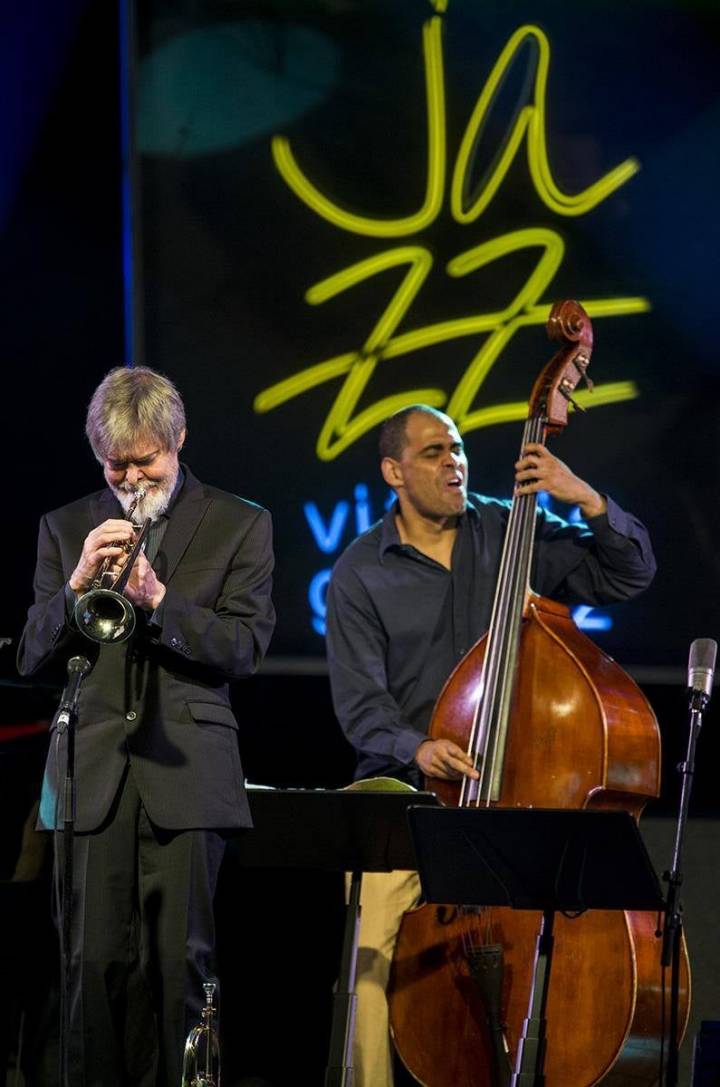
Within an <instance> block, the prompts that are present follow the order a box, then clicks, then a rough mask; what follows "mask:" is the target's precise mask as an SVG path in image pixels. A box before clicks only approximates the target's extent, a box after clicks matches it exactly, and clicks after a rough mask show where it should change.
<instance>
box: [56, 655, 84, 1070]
mask: <svg viewBox="0 0 720 1087" xmlns="http://www.w3.org/2000/svg"><path fill="white" fill-rule="evenodd" d="M91 667H92V665H91V664H90V661H89V660H88V659H87V657H71V659H70V660H69V661H68V666H67V671H68V682H67V684H66V685H65V690H64V691H63V695H62V699H61V701H60V706H59V708H58V714H57V718H56V727H57V737H58V740H59V739H60V737H61V736H63V735H67V752H66V759H65V783H64V788H63V829H62V842H63V884H62V897H61V908H60V913H61V917H62V921H61V925H60V946H61V956H60V1058H59V1063H60V1085H61V1087H70V1070H69V1063H68V1054H69V1042H70V968H71V961H72V892H73V854H74V843H75V726H76V724H77V719H78V711H77V703H78V697H79V695H80V686H81V684H82V681H83V679H84V678H85V676H86V675H87V674H88V672H89V671H90V669H91ZM53 823H54V827H53V830H54V833H55V834H57V831H58V826H57V816H56V818H55V819H54V820H53Z"/></svg>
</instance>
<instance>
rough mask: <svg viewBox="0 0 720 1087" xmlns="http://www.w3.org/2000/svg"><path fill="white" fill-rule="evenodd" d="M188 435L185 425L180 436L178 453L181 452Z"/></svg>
mask: <svg viewBox="0 0 720 1087" xmlns="http://www.w3.org/2000/svg"><path fill="white" fill-rule="evenodd" d="M186 437H187V428H186V427H183V428H182V430H181V431H180V437H179V438H178V443H177V449H176V451H175V452H176V453H179V452H180V450H181V449H182V447H183V446H184V445H185V438H186Z"/></svg>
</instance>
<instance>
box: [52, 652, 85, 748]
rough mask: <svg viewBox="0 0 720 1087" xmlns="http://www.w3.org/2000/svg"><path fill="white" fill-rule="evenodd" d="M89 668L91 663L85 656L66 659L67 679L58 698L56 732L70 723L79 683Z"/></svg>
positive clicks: (75, 706)
mask: <svg viewBox="0 0 720 1087" xmlns="http://www.w3.org/2000/svg"><path fill="white" fill-rule="evenodd" d="M91 668H92V664H91V663H90V661H89V660H88V659H87V657H71V658H70V660H69V661H68V666H67V672H68V680H67V683H66V684H65V690H64V691H63V693H62V698H61V699H60V705H59V707H58V712H57V718H56V721H55V723H56V725H57V729H58V732H64V731H65V730H66V729H67V728H68V726H69V725H70V722H71V720H72V718H73V717H74V716H75V711H76V709H77V701H78V696H79V694H80V684H81V683H82V681H83V679H84V678H85V676H86V675H87V674H88V672H89V671H90V670H91Z"/></svg>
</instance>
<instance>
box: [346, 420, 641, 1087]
mask: <svg viewBox="0 0 720 1087" xmlns="http://www.w3.org/2000/svg"><path fill="white" fill-rule="evenodd" d="M380 468H381V472H382V475H383V479H384V480H385V482H386V483H387V484H388V485H389V486H390V487H391V488H392V489H393V490H394V491H395V494H396V499H397V501H396V502H395V503H394V504H393V506H392V507H391V508H390V509H389V510H388V512H387V513H386V515H385V516H384V518H383V519H382V520H381V521H380V522H378V523H377V524H376V525H374V526H373V527H371V528H370V529H368V531H367V532H365V533H364V534H363V535H362V536H360V537H359V538H358V539H357V540H355V541H354V542H353V543H352V544H351V545H350V547H348V549H347V550H346V551H345V553H344V554H343V555H342V556H341V558H340V559H339V561H338V562H337V564H336V566H335V568H334V570H333V575H332V579H331V582H330V587H329V591H328V613H327V643H328V663H329V669H330V681H331V686H332V694H333V703H334V707H335V712H336V714H337V717H338V720H339V722H340V724H341V726H342V728H343V731H344V732H345V735H346V736H347V738H348V740H349V741H350V743H351V744H352V745H353V747H354V748H355V750H356V753H357V770H356V778H369V777H382V776H388V777H394V778H398V779H400V780H404V781H406V782H408V783H409V784H412V785H416V786H417V785H420V783H421V781H422V778H423V776H428V777H434V778H445V779H456V778H460V777H461V776H463V775H468V776H470V777H473V778H477V772H476V771H475V770H474V768H473V765H472V761H471V759H470V757H469V756H468V755H467V754H466V752H465V751H464V750H463V749H462V748H461V747H459V746H458V745H457V744H455V743H453V742H452V741H451V740H447V739H429V738H428V736H427V731H428V727H429V724H430V720H431V716H432V711H433V706H434V704H435V701H436V698H437V696H438V694H439V693H440V690H441V688H442V686H443V684H444V683H445V681H446V680H447V678H448V676H449V675H450V673H451V672H452V670H453V669H454V667H455V666H456V665H457V664H458V662H459V661H460V659H461V658H462V657H463V656H464V655H465V653H466V652H467V651H468V650H469V649H470V648H471V646H472V645H473V644H474V643H475V642H476V641H477V640H478V639H479V638H480V637H481V636H482V635H483V634H484V633H485V631H486V630H487V628H488V625H489V620H490V613H491V608H492V602H493V595H494V589H495V584H496V581H497V579H498V572H499V564H500V557H501V551H502V545H503V539H504V532H505V527H506V524H507V520H508V515H509V504H508V503H506V502H501V501H499V500H496V499H492V498H487V497H484V496H482V495H479V494H474V493H468V489H467V485H468V462H467V457H466V455H465V451H464V447H463V442H462V439H461V437H460V435H459V433H458V430H457V427H456V426H455V424H454V422H453V421H452V419H450V418H449V417H448V416H447V415H444V414H442V413H441V412H439V411H436V410H435V409H434V408H430V407H427V406H425V405H423V404H415V405H412V406H410V407H407V408H404V409H403V410H401V411H399V412H397V413H396V414H395V415H393V416H391V417H390V418H389V419H387V420H386V421H385V422H384V423H383V425H382V427H381V430H380ZM515 480H516V487H517V488H518V490H519V491H521V493H524V494H532V493H536V492H539V491H546V492H547V493H548V494H550V495H551V496H552V497H553V498H554V499H556V500H557V501H559V502H564V503H567V504H568V505H577V506H579V508H580V512H581V514H582V516H583V518H584V521H585V524H586V526H587V527H584V526H582V525H577V524H574V525H570V524H568V523H566V522H565V521H563V520H561V519H560V518H559V517H556V516H554V515H553V514H550V513H548V512H547V511H545V510H542V509H540V510H539V511H538V514H537V524H536V530H535V549H534V565H533V575H532V579H531V583H532V587H533V589H534V590H535V591H536V592H538V593H540V594H541V595H543V596H549V597H552V598H553V599H555V600H557V601H560V602H561V603H566V604H571V603H585V604H592V605H598V604H610V603H614V602H617V601H621V600H628V599H630V598H631V597H633V596H635V595H637V594H638V593H640V592H642V590H643V589H645V588H647V586H648V585H649V584H650V582H651V580H652V578H653V575H654V573H655V560H654V557H653V553H652V548H651V545H650V541H649V538H648V534H647V532H646V530H645V528H644V527H643V525H642V524H641V523H640V522H639V521H638V520H637V518H635V517H633V516H632V515H631V514H628V513H626V512H624V511H623V510H621V509H620V508H619V507H618V506H617V505H616V504H615V503H614V502H613V500H612V499H611V498H608V497H604V496H603V495H601V494H599V493H598V492H597V491H595V490H594V489H593V488H592V487H591V486H590V485H589V484H588V483H586V482H585V481H584V480H582V479H579V478H578V477H577V476H575V475H574V474H573V473H572V472H571V470H570V469H569V468H568V467H567V465H565V464H563V462H562V461H560V460H558V458H557V457H555V456H553V455H552V454H551V453H550V452H548V450H547V449H546V448H545V447H544V446H543V445H541V444H534V443H533V444H530V445H527V446H526V447H525V449H524V450H523V454H522V456H521V458H520V460H518V462H517V463H516V465H515ZM418 892H419V884H418V880H417V876H416V875H415V874H414V873H408V872H393V873H388V874H385V873H377V874H375V873H371V874H366V876H365V877H364V881H363V894H362V906H363V912H362V923H361V930H360V950H359V959H358V975H357V993H358V1009H357V1017H356V1030H355V1052H354V1066H355V1080H354V1082H355V1084H356V1085H357V1087H390V1085H391V1084H392V1082H393V1073H392V1051H391V1045H390V1039H389V1032H388V1016H387V1002H386V996H385V992H386V988H387V983H388V978H389V972H390V964H391V961H392V955H393V948H394V945H395V940H396V937H397V932H398V928H399V925H400V921H401V918H402V914H403V912H404V911H405V910H407V909H409V908H411V907H412V906H413V905H414V904H415V903H416V902H417V900H418Z"/></svg>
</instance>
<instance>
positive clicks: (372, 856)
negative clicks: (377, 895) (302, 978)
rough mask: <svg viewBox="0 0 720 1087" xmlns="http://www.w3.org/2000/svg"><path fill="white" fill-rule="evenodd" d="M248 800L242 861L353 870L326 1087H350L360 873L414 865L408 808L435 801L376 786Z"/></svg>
mask: <svg viewBox="0 0 720 1087" xmlns="http://www.w3.org/2000/svg"><path fill="white" fill-rule="evenodd" d="M248 796H249V799H250V810H251V812H252V817H253V823H254V829H253V830H252V831H250V832H249V833H247V834H242V835H240V836H239V837H238V838H237V839H235V840H234V841H233V854H234V855H235V856H236V857H237V858H238V859H239V860H240V862H241V863H242V864H244V865H246V866H248V867H253V868H264V867H268V868H318V869H321V870H324V871H335V872H337V871H339V872H351V873H352V876H351V880H350V894H349V899H348V906H347V911H346V915H345V929H344V935H343V945H342V955H341V960H340V972H339V974H338V983H337V989H336V992H335V996H334V1005H333V1016H332V1029H331V1033H330V1050H329V1054H328V1064H327V1069H326V1073H325V1087H351V1085H352V1080H353V1067H352V1042H353V1035H354V1029H355V1005H356V1003H357V997H356V995H355V976H356V971H357V951H358V932H359V928H360V890H361V887H362V873H363V872H392V871H394V870H395V869H410V870H414V869H415V868H416V867H417V862H416V859H415V853H414V850H413V842H412V838H411V836H410V833H409V826H408V818H407V809H408V807H409V806H410V805H412V806H413V807H414V808H416V810H418V811H422V810H423V809H424V808H426V807H428V806H436V805H437V804H438V800H437V797H436V796H435V795H434V793H418V792H414V791H411V790H405V789H403V790H402V791H383V790H379V789H378V788H377V787H374V788H371V790H370V791H367V792H364V791H362V790H345V789H337V790H325V789H311V790H305V789H265V788H253V787H250V788H249V789H248Z"/></svg>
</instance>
